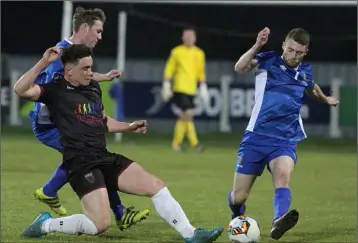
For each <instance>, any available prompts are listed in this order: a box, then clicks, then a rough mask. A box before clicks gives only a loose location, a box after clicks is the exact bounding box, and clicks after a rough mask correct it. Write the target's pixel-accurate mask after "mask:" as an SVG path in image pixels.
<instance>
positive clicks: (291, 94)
mask: <svg viewBox="0 0 358 243" xmlns="http://www.w3.org/2000/svg"><path fill="white" fill-rule="evenodd" d="M255 59H257V61H258V69H257V70H256V72H255V105H254V108H253V110H252V114H251V118H250V121H249V124H248V126H247V128H246V130H247V131H249V132H253V133H256V134H260V135H264V136H267V137H272V138H275V139H279V140H285V141H289V142H298V141H301V140H303V139H305V138H306V134H305V131H304V129H303V124H302V118H301V116H300V109H301V106H302V102H303V97H304V93H305V90H306V89H310V88H313V86H314V81H313V79H312V66H311V65H310V64H305V63H300V64H299V66H298V67H297V68H291V67H289V66H287V65H286V63H285V62H284V60H283V59H282V57H281V56H279V55H277V54H276V53H275V52H264V53H259V54H257V55H256V57H255Z"/></svg>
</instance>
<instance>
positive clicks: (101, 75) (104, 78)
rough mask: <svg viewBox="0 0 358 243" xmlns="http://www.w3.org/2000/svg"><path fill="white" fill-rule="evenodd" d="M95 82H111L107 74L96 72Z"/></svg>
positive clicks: (94, 74)
mask: <svg viewBox="0 0 358 243" xmlns="http://www.w3.org/2000/svg"><path fill="white" fill-rule="evenodd" d="M93 80H94V81H96V82H105V81H109V78H108V76H107V74H104V73H95V72H94V73H93Z"/></svg>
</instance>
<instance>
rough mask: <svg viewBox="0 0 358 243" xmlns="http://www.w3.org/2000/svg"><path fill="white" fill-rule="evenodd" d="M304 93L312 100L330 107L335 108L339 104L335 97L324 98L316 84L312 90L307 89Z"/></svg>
mask: <svg viewBox="0 0 358 243" xmlns="http://www.w3.org/2000/svg"><path fill="white" fill-rule="evenodd" d="M306 93H307V94H308V96H310V97H312V98H314V99H315V100H317V101H320V102H322V103H325V104H328V105H330V106H336V105H338V104H339V101H338V100H337V98H336V97H334V96H326V95H325V94H324V93H323V91H322V90H321V88H320V87H319V85H318V84H314V86H313V87H312V89H308V90H307V92H306Z"/></svg>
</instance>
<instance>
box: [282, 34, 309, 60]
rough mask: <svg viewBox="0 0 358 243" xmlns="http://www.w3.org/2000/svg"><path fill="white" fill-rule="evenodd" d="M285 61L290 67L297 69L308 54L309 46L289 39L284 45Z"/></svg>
mask: <svg viewBox="0 0 358 243" xmlns="http://www.w3.org/2000/svg"><path fill="white" fill-rule="evenodd" d="M282 50H283V59H284V60H285V62H286V63H287V65H289V66H290V67H297V65H298V64H299V63H300V62H301V61H302V59H303V58H304V56H305V55H306V54H307V51H308V49H307V46H305V45H301V44H299V43H297V42H296V41H294V40H292V39H288V40H286V41H285V42H283V44H282Z"/></svg>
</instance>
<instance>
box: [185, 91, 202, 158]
mask: <svg viewBox="0 0 358 243" xmlns="http://www.w3.org/2000/svg"><path fill="white" fill-rule="evenodd" d="M182 107H183V108H182V109H183V117H184V120H185V121H186V126H187V137H188V140H189V143H190V146H191V147H192V148H194V149H196V150H197V151H198V152H202V150H203V146H202V145H200V143H199V140H198V136H197V133H196V129H195V124H194V108H195V105H194V96H193V95H183V101H182Z"/></svg>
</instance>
